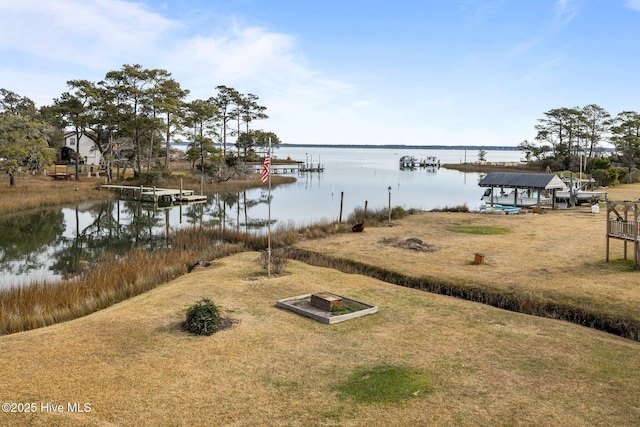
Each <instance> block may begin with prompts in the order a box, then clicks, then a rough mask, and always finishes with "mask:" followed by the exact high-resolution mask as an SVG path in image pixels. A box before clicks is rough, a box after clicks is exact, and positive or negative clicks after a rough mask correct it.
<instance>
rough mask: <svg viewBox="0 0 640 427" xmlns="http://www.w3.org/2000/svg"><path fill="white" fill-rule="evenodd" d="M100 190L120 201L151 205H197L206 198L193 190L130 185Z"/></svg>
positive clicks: (109, 186) (105, 186) (113, 186)
mask: <svg viewBox="0 0 640 427" xmlns="http://www.w3.org/2000/svg"><path fill="white" fill-rule="evenodd" d="M100 189H101V190H103V189H104V190H109V191H112V192H114V193H116V194H117V195H118V197H120V198H121V199H128V200H138V201H141V202H152V203H155V204H157V203H168V204H173V203H197V202H205V201H206V200H207V196H201V195H196V194H194V191H193V190H184V189H172V188H157V187H144V186H142V185H141V186H132V185H101V186H100Z"/></svg>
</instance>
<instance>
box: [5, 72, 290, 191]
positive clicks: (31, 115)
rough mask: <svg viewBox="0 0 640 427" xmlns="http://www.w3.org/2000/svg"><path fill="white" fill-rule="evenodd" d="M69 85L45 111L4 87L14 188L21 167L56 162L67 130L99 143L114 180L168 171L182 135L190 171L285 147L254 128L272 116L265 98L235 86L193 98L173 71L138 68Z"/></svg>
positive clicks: (8, 166) (212, 170)
mask: <svg viewBox="0 0 640 427" xmlns="http://www.w3.org/2000/svg"><path fill="white" fill-rule="evenodd" d="M67 87H68V90H67V91H65V92H64V93H62V94H61V95H60V96H59V97H58V98H55V99H54V100H53V102H52V104H51V105H45V106H42V107H40V108H36V106H35V103H34V102H33V101H32V100H30V99H29V98H27V97H26V96H21V95H19V94H16V93H14V92H12V91H10V90H7V89H0V169H1V170H3V171H5V172H7V173H9V176H10V178H11V183H12V184H13V183H14V174H15V172H16V171H17V170H18V169H19V168H21V167H29V168H35V169H39V168H42V167H45V166H46V165H48V164H51V163H52V162H53V161H54V160H55V159H56V153H58V152H60V149H61V147H62V142H63V139H64V134H65V131H71V132H73V133H74V134H75V137H76V141H78V142H79V141H80V138H81V137H82V136H85V137H87V138H89V139H91V141H93V144H94V147H95V149H96V150H98V151H99V152H100V154H101V155H102V159H103V162H104V165H103V166H104V167H105V170H106V172H107V179H108V180H111V179H112V178H113V177H112V170H113V169H114V168H115V169H116V170H117V173H118V174H120V171H121V170H122V171H123V172H124V171H126V170H127V168H131V169H132V170H133V171H134V175H137V176H142V175H143V174H144V173H147V174H150V173H152V171H154V170H159V169H160V170H161V169H164V170H168V167H169V159H170V154H171V153H170V148H171V141H173V140H175V139H176V138H177V139H178V140H179V137H180V136H184V137H185V139H186V140H187V141H188V147H187V152H186V155H187V158H188V160H189V161H190V163H191V166H192V167H194V168H195V167H197V168H198V170H199V171H200V172H201V173H202V174H211V175H214V174H217V175H218V176H220V174H221V171H222V170H223V169H224V168H229V167H233V166H234V165H236V164H237V162H238V159H243V160H248V159H249V160H251V159H252V158H254V157H256V156H257V151H258V149H261V148H262V149H265V147H266V146H267V145H268V144H269V142H271V144H272V145H273V146H275V147H277V146H278V145H279V144H280V140H279V138H278V136H277V135H275V134H274V133H272V132H266V131H263V130H255V129H252V126H253V124H254V122H255V121H256V120H263V119H267V118H268V117H269V116H268V115H267V114H266V112H265V111H266V109H267V108H266V107H265V106H262V105H260V104H259V103H258V99H259V98H258V96H256V95H254V94H251V93H249V94H243V93H240V92H239V91H237V90H236V89H234V88H232V87H228V86H224V85H220V86H216V87H215V90H216V93H215V94H214V95H213V96H211V97H210V98H208V99H195V100H192V101H187V100H186V99H187V97H188V95H189V93H190V91H189V90H188V89H184V88H182V87H181V85H180V83H179V82H178V81H176V80H175V79H174V78H173V77H172V76H171V73H169V72H168V71H166V70H162V69H146V68H144V67H142V66H141V65H139V64H135V65H123V67H122V68H121V69H120V70H114V71H109V72H108V73H106V75H105V77H104V79H103V80H101V81H99V82H92V81H89V80H70V81H68V82H67ZM232 141H235V143H234V144H232ZM233 146H235V149H236V150H235V151H234V150H233ZM75 156H76V158H75V159H73V160H74V161H75V162H76V163H78V161H80V160H81V159H78V158H77V157H78V153H77V152H76V153H75ZM77 170H78V168H76V174H77ZM76 178H77V175H76Z"/></svg>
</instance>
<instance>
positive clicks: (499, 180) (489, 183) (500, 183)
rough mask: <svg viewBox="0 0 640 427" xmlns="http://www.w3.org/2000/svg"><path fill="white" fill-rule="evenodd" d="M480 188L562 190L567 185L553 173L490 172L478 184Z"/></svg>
mask: <svg viewBox="0 0 640 427" xmlns="http://www.w3.org/2000/svg"><path fill="white" fill-rule="evenodd" d="M478 185H479V186H480V187H509V188H532V189H536V190H553V189H562V188H565V187H566V185H565V184H564V182H562V180H561V179H560V178H559V177H558V176H557V175H555V174H552V173H511V172H490V173H488V174H487V176H485V177H484V178H482V180H481V181H480V183H479V184H478Z"/></svg>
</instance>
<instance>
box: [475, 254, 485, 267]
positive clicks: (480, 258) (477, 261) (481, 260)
mask: <svg viewBox="0 0 640 427" xmlns="http://www.w3.org/2000/svg"><path fill="white" fill-rule="evenodd" d="M473 262H474V264H484V254H479V253H478V254H476V257H475V259H474V261H473Z"/></svg>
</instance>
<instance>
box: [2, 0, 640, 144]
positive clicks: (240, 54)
mask: <svg viewBox="0 0 640 427" xmlns="http://www.w3.org/2000/svg"><path fill="white" fill-rule="evenodd" d="M0 23H1V25H0V88H4V89H8V90H11V91H13V92H16V93H17V94H19V95H21V96H26V97H28V98H30V99H32V100H33V101H34V102H35V103H36V105H37V106H43V105H50V104H51V103H52V102H53V100H54V99H55V98H57V97H59V96H60V94H62V93H63V92H65V91H66V90H68V87H67V85H66V82H67V81H68V80H74V79H87V80H90V81H94V82H98V81H100V80H102V79H103V78H104V77H105V75H106V73H107V72H109V71H114V70H119V69H121V68H122V66H123V65H124V64H140V65H142V66H143V67H145V68H149V69H153V68H160V69H164V70H167V71H168V72H170V73H171V74H172V76H173V78H174V79H176V80H177V81H178V82H179V83H180V84H181V86H182V87H183V88H184V89H189V90H190V91H191V94H190V96H189V100H193V99H208V98H210V97H212V96H215V95H216V94H217V91H216V89H215V87H216V86H219V85H225V86H229V87H232V88H234V89H236V90H237V91H239V92H240V93H243V94H249V93H252V94H255V95H257V96H258V98H259V100H258V102H259V103H260V104H261V105H263V106H266V107H267V110H266V113H267V114H268V115H269V119H267V120H261V121H256V122H255V123H254V125H253V127H254V128H255V129H262V130H265V131H269V132H274V133H275V134H277V135H278V137H279V138H280V140H281V141H282V142H285V143H293V144H375V145H379V144H409V145H496V146H516V145H518V144H519V143H520V142H522V141H523V140H525V139H528V140H532V139H534V138H535V128H534V126H535V125H536V123H538V119H540V118H543V117H544V112H546V111H549V110H551V109H554V108H565V107H567V108H571V107H584V106H586V105H589V104H597V105H599V106H600V107H602V108H604V109H605V110H606V111H608V112H609V113H610V114H611V115H613V116H615V115H616V114H618V113H620V112H622V111H640V0H299V1H290V0H226V1H222V0H136V1H134V0H46V1H45V0H20V1H16V0H0Z"/></svg>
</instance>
